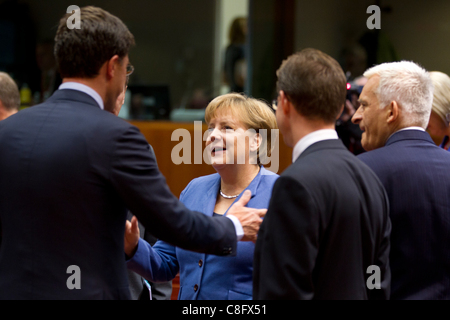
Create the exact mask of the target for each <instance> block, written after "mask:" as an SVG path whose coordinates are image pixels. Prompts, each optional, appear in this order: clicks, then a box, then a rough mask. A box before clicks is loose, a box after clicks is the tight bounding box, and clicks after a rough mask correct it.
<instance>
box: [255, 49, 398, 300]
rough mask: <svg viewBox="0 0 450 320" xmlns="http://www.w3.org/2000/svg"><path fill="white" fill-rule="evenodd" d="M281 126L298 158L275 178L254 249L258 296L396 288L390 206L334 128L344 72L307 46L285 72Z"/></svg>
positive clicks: (342, 294) (379, 292)
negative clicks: (391, 262) (390, 259)
mask: <svg viewBox="0 0 450 320" xmlns="http://www.w3.org/2000/svg"><path fill="white" fill-rule="evenodd" d="M277 76H278V83H277V87H278V88H277V89H278V92H279V96H278V106H277V110H276V115H277V122H278V127H279V128H280V131H281V133H282V134H283V138H284V141H285V143H286V144H287V145H288V146H289V147H293V148H294V151H293V164H292V165H291V166H290V167H289V168H287V169H286V170H285V171H284V172H283V173H282V174H281V176H280V178H279V179H278V180H277V182H276V183H275V185H274V188H273V192H272V198H271V202H270V205H269V209H268V212H267V215H266V218H265V219H264V222H263V223H262V225H261V229H260V232H259V234H258V240H257V242H256V248H255V260H254V284H253V297H254V299H376V298H377V299H386V298H388V297H389V281H390V273H389V265H388V257H389V234H390V220H389V212H388V211H389V210H388V209H389V205H388V199H387V195H386V192H385V190H384V188H383V186H382V185H381V183H380V181H379V180H378V178H377V177H376V176H375V174H374V173H373V172H372V171H371V170H370V169H369V168H368V167H367V166H366V165H365V164H363V163H362V162H361V161H359V160H358V159H357V158H356V157H355V156H354V155H352V154H351V153H350V152H349V151H348V150H347V149H346V148H345V146H344V145H343V143H342V142H341V141H340V140H338V137H337V133H336V131H335V128H334V124H335V121H336V119H337V117H338V116H339V115H340V114H341V112H342V108H343V106H344V101H345V96H346V78H345V75H344V72H343V71H342V69H341V67H340V66H339V64H338V63H337V62H336V61H335V60H334V59H333V58H331V57H330V56H328V55H326V54H325V53H323V52H321V51H318V50H314V49H305V50H303V51H301V52H299V53H297V54H294V55H292V56H290V57H289V58H288V59H287V60H285V61H284V62H283V64H282V65H281V67H280V69H279V70H278V71H277Z"/></svg>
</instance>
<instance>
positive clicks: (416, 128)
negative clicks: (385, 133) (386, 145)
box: [386, 127, 425, 141]
mask: <svg viewBox="0 0 450 320" xmlns="http://www.w3.org/2000/svg"><path fill="white" fill-rule="evenodd" d="M404 130H419V131H423V132H425V129H424V128H422V127H406V128H403V129H400V130H398V131H395V132H394V133H393V134H391V135H390V136H389V138H387V140H389V139H390V138H391V137H392V136H393V135H394V134H396V133H397V132H400V131H404ZM387 140H386V141H387Z"/></svg>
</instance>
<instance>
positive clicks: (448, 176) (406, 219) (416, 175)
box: [358, 130, 450, 300]
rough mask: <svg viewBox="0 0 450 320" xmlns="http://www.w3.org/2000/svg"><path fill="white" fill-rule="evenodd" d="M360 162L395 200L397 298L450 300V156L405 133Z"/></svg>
mask: <svg viewBox="0 0 450 320" xmlns="http://www.w3.org/2000/svg"><path fill="white" fill-rule="evenodd" d="M358 158H359V159H361V160H362V161H363V162H365V163H366V164H367V165H368V166H369V167H371V168H372V169H373V171H374V172H375V173H376V174H377V175H378V177H379V178H380V180H381V182H382V183H383V185H384V187H385V189H386V192H387V194H388V197H389V202H390V217H391V222H392V233H391V253H390V266H391V272H392V280H391V281H392V282H391V299H420V300H422V299H450V153H449V152H448V151H446V150H444V149H442V148H439V147H438V146H436V145H435V144H434V143H433V140H431V138H430V136H429V135H428V133H426V132H422V131H419V130H405V131H399V132H397V133H395V134H393V135H392V136H391V137H390V138H389V139H388V141H387V143H386V146H385V147H383V148H379V149H376V150H373V151H370V152H366V153H363V154H361V155H359V156H358Z"/></svg>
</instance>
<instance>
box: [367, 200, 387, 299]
mask: <svg viewBox="0 0 450 320" xmlns="http://www.w3.org/2000/svg"><path fill="white" fill-rule="evenodd" d="M385 199H386V201H385V210H384V213H385V214H384V217H383V218H384V219H383V221H384V226H383V228H381V230H382V234H381V241H380V245H379V248H378V251H377V252H378V254H377V256H376V257H375V263H374V264H375V265H377V266H380V269H381V270H380V271H381V279H380V280H381V281H380V287H381V288H380V290H378V289H377V290H369V299H371V300H389V299H390V294H391V269H390V267H389V253H390V235H391V230H392V226H391V219H390V218H389V200H388V196H387V194H386V195H385Z"/></svg>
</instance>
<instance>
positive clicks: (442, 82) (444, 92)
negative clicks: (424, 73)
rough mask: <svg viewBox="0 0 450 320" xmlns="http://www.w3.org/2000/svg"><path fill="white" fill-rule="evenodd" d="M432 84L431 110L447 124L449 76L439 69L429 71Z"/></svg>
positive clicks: (449, 100)
mask: <svg viewBox="0 0 450 320" xmlns="http://www.w3.org/2000/svg"><path fill="white" fill-rule="evenodd" d="M430 78H431V81H432V82H433V85H434V94H433V107H432V110H433V111H434V112H436V114H437V115H438V116H439V117H440V118H441V119H442V121H444V123H445V124H447V125H448V121H447V117H446V116H447V114H449V113H450V77H449V76H448V75H446V74H445V73H442V72H439V71H432V72H430Z"/></svg>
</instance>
